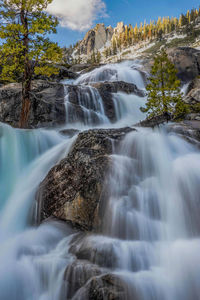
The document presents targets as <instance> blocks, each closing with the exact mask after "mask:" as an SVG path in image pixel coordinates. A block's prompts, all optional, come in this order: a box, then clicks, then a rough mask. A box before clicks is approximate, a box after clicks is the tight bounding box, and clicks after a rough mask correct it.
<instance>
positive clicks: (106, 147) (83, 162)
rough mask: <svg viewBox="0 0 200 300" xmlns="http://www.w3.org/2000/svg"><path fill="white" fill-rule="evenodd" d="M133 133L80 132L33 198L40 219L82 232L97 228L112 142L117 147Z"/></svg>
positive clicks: (108, 131)
mask: <svg viewBox="0 0 200 300" xmlns="http://www.w3.org/2000/svg"><path fill="white" fill-rule="evenodd" d="M132 130H133V129H131V128H124V129H110V130H106V129H105V130H103V129H102V130H89V131H87V132H83V133H80V134H79V136H78V138H77V140H76V142H75V144H74V145H73V147H72V149H71V152H70V153H69V154H68V156H67V157H66V158H65V159H63V160H62V161H61V162H60V163H59V164H58V165H57V166H55V167H54V168H53V169H51V170H50V172H49V174H48V175H47V177H46V178H45V179H44V181H43V182H42V183H41V184H40V187H39V190H38V193H37V195H36V199H37V201H38V202H39V205H38V206H39V207H40V209H41V211H40V212H39V216H40V220H44V219H46V218H48V217H50V216H54V217H57V218H59V219H62V220H65V221H70V222H72V224H75V225H78V226H79V227H81V228H82V229H84V230H93V229H95V228H98V227H99V226H100V224H101V219H100V217H99V215H100V213H99V210H100V203H101V199H103V198H104V197H105V194H104V190H103V187H104V179H105V174H106V172H107V170H108V168H109V166H110V162H111V160H110V158H109V155H110V154H112V151H113V149H112V148H113V143H116V144H117V143H118V142H119V141H120V140H121V139H122V138H123V137H124V136H125V134H126V133H127V132H130V131H132Z"/></svg>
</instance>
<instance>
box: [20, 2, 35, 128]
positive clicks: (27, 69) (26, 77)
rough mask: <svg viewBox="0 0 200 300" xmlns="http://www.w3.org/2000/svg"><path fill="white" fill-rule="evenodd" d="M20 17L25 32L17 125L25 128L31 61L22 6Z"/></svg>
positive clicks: (26, 24) (29, 102) (28, 109)
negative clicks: (20, 102) (20, 100)
mask: <svg viewBox="0 0 200 300" xmlns="http://www.w3.org/2000/svg"><path fill="white" fill-rule="evenodd" d="M20 18H21V23H22V25H23V26H24V29H25V33H24V39H23V45H24V75H23V82H22V108H21V116H20V121H19V127H20V128H26V127H27V124H28V118H29V114H30V108H31V101H30V91H31V80H32V70H31V63H30V61H29V57H28V54H29V37H28V21H27V17H26V14H25V11H24V8H23V7H22V9H21V14H20Z"/></svg>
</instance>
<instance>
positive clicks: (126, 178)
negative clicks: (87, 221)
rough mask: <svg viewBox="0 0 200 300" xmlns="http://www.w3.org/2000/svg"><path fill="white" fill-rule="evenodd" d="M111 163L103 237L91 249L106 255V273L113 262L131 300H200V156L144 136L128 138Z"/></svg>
mask: <svg viewBox="0 0 200 300" xmlns="http://www.w3.org/2000/svg"><path fill="white" fill-rule="evenodd" d="M112 160H113V167H112V169H111V171H110V175H109V182H108V187H109V191H108V195H109V196H108V198H109V200H106V201H108V204H107V206H106V209H105V219H104V229H103V233H104V235H105V237H104V236H101V237H95V236H92V237H89V238H88V243H89V245H90V246H89V247H91V248H92V249H95V251H96V257H98V252H99V253H101V254H102V253H103V254H105V256H104V261H105V264H102V266H103V267H106V262H107V256H109V257H110V261H111V262H112V270H113V269H114V271H112V272H114V273H115V274H118V275H119V276H120V277H121V278H122V279H123V280H124V282H126V284H127V286H128V289H129V296H128V299H130V300H131V299H133V298H132V295H136V298H134V299H139V300H149V299H152V300H155V299H166V300H177V299H184V300H188V299H199V295H200V279H199V274H200V266H199V264H198V263H197V262H198V260H199V259H198V257H199V254H198V253H199V250H200V238H199V235H200V226H199V225H200V222H199V211H200V203H199V184H198V183H199V182H200V173H199V170H200V154H199V151H197V149H196V148H194V147H193V146H191V145H189V144H188V143H187V142H185V141H183V140H181V139H180V138H178V137H176V136H174V135H166V134H165V133H163V132H159V131H151V130H144V129H142V130H139V131H138V132H133V133H130V134H128V135H127V136H126V138H125V140H124V141H123V142H122V144H121V146H120V149H119V150H118V151H117V152H116V153H114V154H113V157H112ZM119 170H120V171H119ZM87 246H88V245H87ZM95 251H94V252H95ZM101 260H102V261H103V258H102V259H101ZM93 262H94V263H98V261H96V260H95V259H94V258H93Z"/></svg>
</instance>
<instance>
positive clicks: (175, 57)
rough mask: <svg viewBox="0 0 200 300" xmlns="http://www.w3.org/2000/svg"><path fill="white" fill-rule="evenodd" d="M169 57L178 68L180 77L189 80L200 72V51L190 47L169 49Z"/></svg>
mask: <svg viewBox="0 0 200 300" xmlns="http://www.w3.org/2000/svg"><path fill="white" fill-rule="evenodd" d="M168 56H169V59H170V60H171V61H172V63H173V64H174V65H175V67H176V68H177V70H178V74H177V75H178V77H179V78H180V79H181V80H182V81H183V82H188V81H190V80H192V79H194V78H195V77H197V76H198V75H199V74H200V51H199V50H197V49H194V48H189V47H179V48H173V49H170V50H168Z"/></svg>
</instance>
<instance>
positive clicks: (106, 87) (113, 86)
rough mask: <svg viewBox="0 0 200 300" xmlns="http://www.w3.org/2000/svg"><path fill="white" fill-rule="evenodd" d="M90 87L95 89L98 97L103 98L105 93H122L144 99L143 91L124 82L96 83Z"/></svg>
mask: <svg viewBox="0 0 200 300" xmlns="http://www.w3.org/2000/svg"><path fill="white" fill-rule="evenodd" d="M90 85H91V86H93V87H95V88H96V89H97V90H98V91H99V93H100V95H101V96H102V97H104V95H105V93H109V94H110V93H118V92H123V93H126V94H135V95H137V96H139V97H144V96H145V93H144V91H142V90H140V89H138V87H137V86H136V85H135V84H133V83H128V82H124V81H114V82H109V81H106V82H97V83H91V84H90Z"/></svg>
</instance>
